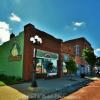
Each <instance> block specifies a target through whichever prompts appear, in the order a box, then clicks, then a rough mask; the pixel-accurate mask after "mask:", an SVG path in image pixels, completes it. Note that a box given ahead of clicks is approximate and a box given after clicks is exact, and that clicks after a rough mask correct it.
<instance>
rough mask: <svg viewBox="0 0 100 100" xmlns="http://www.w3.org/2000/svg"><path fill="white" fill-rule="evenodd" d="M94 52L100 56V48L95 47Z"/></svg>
mask: <svg viewBox="0 0 100 100" xmlns="http://www.w3.org/2000/svg"><path fill="white" fill-rule="evenodd" d="M94 53H95V54H96V56H100V48H97V49H95V50H94Z"/></svg>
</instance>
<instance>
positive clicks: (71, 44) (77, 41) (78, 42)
mask: <svg viewBox="0 0 100 100" xmlns="http://www.w3.org/2000/svg"><path fill="white" fill-rule="evenodd" d="M63 45H64V48H66V47H68V48H70V49H72V50H70V51H71V52H69V54H70V56H73V57H74V58H75V61H76V63H78V64H84V63H85V61H84V60H83V59H82V57H81V56H82V51H83V49H84V48H89V49H90V50H92V47H91V45H90V43H89V42H88V41H87V40H86V39H85V38H78V39H73V40H69V41H66V42H64V43H63ZM75 45H79V46H80V55H79V56H76V55H75V49H74V46H75ZM63 50H64V49H63ZM66 52H68V51H67V50H66Z"/></svg>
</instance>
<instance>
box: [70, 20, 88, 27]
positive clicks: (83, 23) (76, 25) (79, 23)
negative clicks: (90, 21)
mask: <svg viewBox="0 0 100 100" xmlns="http://www.w3.org/2000/svg"><path fill="white" fill-rule="evenodd" d="M72 24H73V26H75V27H81V26H84V25H85V24H86V23H85V22H83V21H82V22H72Z"/></svg>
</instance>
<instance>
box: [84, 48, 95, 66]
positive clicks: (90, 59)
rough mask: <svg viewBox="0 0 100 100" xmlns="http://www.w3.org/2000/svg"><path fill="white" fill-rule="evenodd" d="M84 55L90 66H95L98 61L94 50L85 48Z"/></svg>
mask: <svg viewBox="0 0 100 100" xmlns="http://www.w3.org/2000/svg"><path fill="white" fill-rule="evenodd" d="M82 57H83V58H84V59H85V60H86V61H87V62H88V64H89V65H90V66H94V65H95V63H96V56H95V54H94V52H93V51H91V50H89V49H88V48H86V49H84V50H83V52H82Z"/></svg>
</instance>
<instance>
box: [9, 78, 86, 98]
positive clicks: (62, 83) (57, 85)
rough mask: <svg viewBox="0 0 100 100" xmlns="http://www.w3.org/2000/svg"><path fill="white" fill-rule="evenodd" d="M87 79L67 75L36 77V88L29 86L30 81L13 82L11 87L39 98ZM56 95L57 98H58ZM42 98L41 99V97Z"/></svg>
mask: <svg viewBox="0 0 100 100" xmlns="http://www.w3.org/2000/svg"><path fill="white" fill-rule="evenodd" d="M85 80H87V79H82V78H79V77H73V80H70V79H68V77H62V78H56V79H47V80H45V79H38V80H37V83H38V88H34V90H32V89H31V88H30V86H31V83H30V82H28V83H23V84H15V85H11V87H13V88H15V89H17V90H19V91H21V92H22V93H24V94H25V95H28V96H29V98H36V97H37V96H38V97H37V98H40V97H41V95H42V96H44V95H47V94H50V93H55V92H57V91H59V90H61V89H63V88H66V87H68V86H73V85H74V84H77V85H78V84H80V83H82V82H84V81H85ZM56 96H58V97H60V96H59V95H56ZM58 97H57V98H58ZM41 100H42V99H41Z"/></svg>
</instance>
